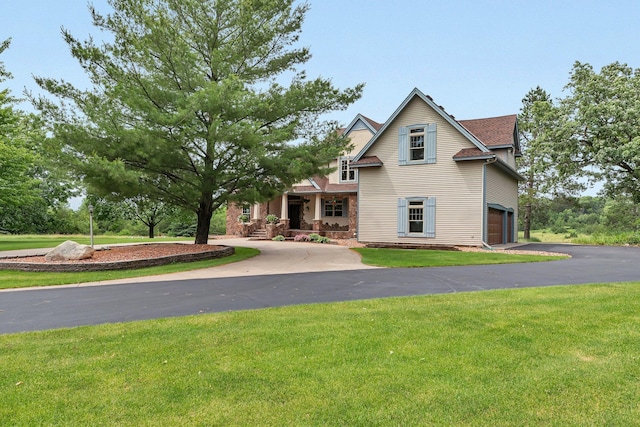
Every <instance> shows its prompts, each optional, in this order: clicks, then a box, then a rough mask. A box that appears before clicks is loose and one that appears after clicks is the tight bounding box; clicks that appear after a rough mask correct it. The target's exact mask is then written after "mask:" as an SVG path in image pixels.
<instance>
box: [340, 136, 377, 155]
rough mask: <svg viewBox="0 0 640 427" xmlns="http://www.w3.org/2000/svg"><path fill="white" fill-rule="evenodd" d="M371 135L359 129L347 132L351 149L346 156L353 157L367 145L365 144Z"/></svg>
mask: <svg viewBox="0 0 640 427" xmlns="http://www.w3.org/2000/svg"><path fill="white" fill-rule="evenodd" d="M372 137H373V134H372V133H371V132H370V131H369V130H368V129H359V130H354V131H351V132H349V138H351V144H352V145H353V149H351V151H349V152H348V153H347V154H346V155H347V156H355V155H356V154H358V153H359V152H360V150H362V148H363V147H364V146H365V145H367V142H369V141H370V140H371V138H372Z"/></svg>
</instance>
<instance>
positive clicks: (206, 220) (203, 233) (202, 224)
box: [195, 197, 213, 245]
mask: <svg viewBox="0 0 640 427" xmlns="http://www.w3.org/2000/svg"><path fill="white" fill-rule="evenodd" d="M203 198H204V197H203ZM206 199H207V200H205V201H203V200H200V208H199V209H198V212H197V213H198V226H197V227H196V241H195V244H196V245H206V244H207V243H208V242H209V228H210V227H211V217H212V216H213V202H212V200H211V197H208V198H206Z"/></svg>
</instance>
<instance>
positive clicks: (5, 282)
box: [0, 247, 260, 289]
mask: <svg viewBox="0 0 640 427" xmlns="http://www.w3.org/2000/svg"><path fill="white" fill-rule="evenodd" d="M235 250H236V252H235V254H234V255H231V256H228V257H224V258H215V259H210V260H204V261H196V262H184V263H177V264H167V265H162V266H158V267H148V268H140V269H137V270H121V271H120V270H116V271H95V272H82V273H46V272H42V273H41V272H27V271H15V270H0V289H12V288H28V287H33V286H51V285H67V284H75V283H85V282H99V281H103V280H113V279H126V278H131V277H142V276H153V275H158V274H167V273H177V272H180V271H189V270H196V269H199V268H208V267H216V266H218V265H223V264H229V263H232V262H237V261H242V260H245V259H247V258H251V257H254V256H256V255H258V254H259V253H260V251H259V250H257V249H253V248H243V247H236V248H235Z"/></svg>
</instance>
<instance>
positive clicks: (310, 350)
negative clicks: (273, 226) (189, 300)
mask: <svg viewBox="0 0 640 427" xmlns="http://www.w3.org/2000/svg"><path fill="white" fill-rule="evenodd" d="M638 313H640V283H627V284H611V285H585V286H566V287H552V288H532V289H521V290H507V291H490V292H477V293H465V294H448V295H436V296H427V297H410V298H393V299H380V300H368V301H355V302H346V303H335V304H318V305H305V306H293V307H283V308H273V309H266V310H257V311H241V312H229V313H221V314H213V315H200V316H193V317H186V318H173V319H162V320H155V321H144V322H134V323H126V324H112V325H101V326H93V327H80V328H75V329H68V330H55V331H48V332H30V333H22V334H12V335H2V336H0V360H2V369H0V395H1V396H2V405H0V425H11V426H32V425H65V426H66V425H92V426H101V425H105V426H106V425H109V426H112V425H113V426H152V425H153V426H183V425H203V426H204V425H225V426H249V425H260V426H300V425H305V426H418V425H452V426H516V425H517V426H523V425H535V426H601V425H611V426H633V425H636V426H637V425H639V424H640V422H639V421H638V420H640V405H639V404H638V402H640V360H639V356H638V349H639V348H640V315H639V314H638Z"/></svg>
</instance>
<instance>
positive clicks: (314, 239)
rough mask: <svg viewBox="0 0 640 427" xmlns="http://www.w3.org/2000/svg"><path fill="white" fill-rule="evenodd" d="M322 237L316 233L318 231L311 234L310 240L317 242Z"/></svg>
mask: <svg viewBox="0 0 640 427" xmlns="http://www.w3.org/2000/svg"><path fill="white" fill-rule="evenodd" d="M320 237H321V236H320V235H319V234H316V233H311V234H309V240H310V241H312V242H317V241H318V239H319V238H320Z"/></svg>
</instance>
